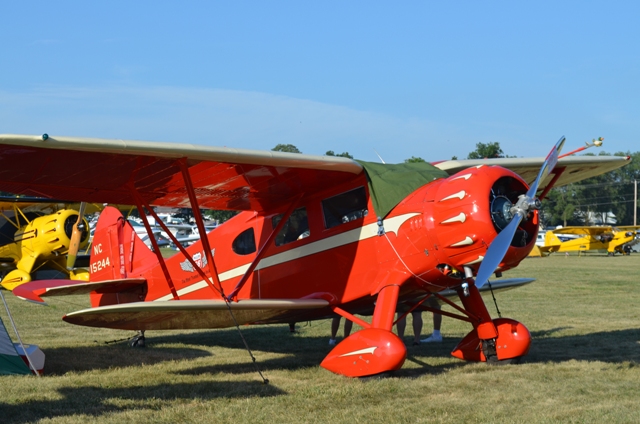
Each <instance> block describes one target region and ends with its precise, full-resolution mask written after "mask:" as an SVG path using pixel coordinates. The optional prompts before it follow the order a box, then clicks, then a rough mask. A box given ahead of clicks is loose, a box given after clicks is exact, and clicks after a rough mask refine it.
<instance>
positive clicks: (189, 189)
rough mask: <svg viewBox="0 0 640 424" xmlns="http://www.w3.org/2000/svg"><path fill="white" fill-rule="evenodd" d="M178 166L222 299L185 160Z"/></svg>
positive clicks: (218, 280)
mask: <svg viewBox="0 0 640 424" xmlns="http://www.w3.org/2000/svg"><path fill="white" fill-rule="evenodd" d="M178 165H180V171H181V172H182V178H183V179H184V183H185V185H186V186H187V194H188V195H189V202H190V203H191V211H192V212H193V217H194V218H195V219H196V225H197V226H198V232H199V233H200V241H201V242H202V248H203V249H204V254H205V256H206V257H207V265H209V273H210V274H211V278H212V279H213V280H214V283H215V284H217V286H218V287H219V288H220V289H219V292H220V295H221V296H222V297H223V298H224V297H225V296H224V290H223V289H222V283H221V282H220V278H218V270H217V268H216V264H215V262H214V261H213V254H212V253H211V245H210V244H209V237H208V235H207V230H206V228H205V227H204V221H203V220H202V214H201V213H200V207H199V206H198V198H197V197H196V192H195V190H194V189H193V183H192V182H191V174H189V168H188V167H187V158H182V159H180V160H179V161H178ZM185 256H188V255H185ZM206 281H207V282H209V279H206Z"/></svg>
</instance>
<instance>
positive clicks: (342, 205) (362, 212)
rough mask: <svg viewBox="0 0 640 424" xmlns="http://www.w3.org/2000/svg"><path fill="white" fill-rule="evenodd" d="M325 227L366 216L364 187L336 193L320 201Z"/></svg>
mask: <svg viewBox="0 0 640 424" xmlns="http://www.w3.org/2000/svg"><path fill="white" fill-rule="evenodd" d="M322 212H323V213H324V226H325V228H333V227H335V226H337V225H340V224H344V223H347V222H351V221H354V220H356V219H360V218H364V217H365V216H367V212H368V209H367V193H366V192H365V190H364V187H359V188H356V189H355V190H351V191H347V192H346V193H342V194H338V195H337V196H333V197H330V198H328V199H325V200H323V201H322Z"/></svg>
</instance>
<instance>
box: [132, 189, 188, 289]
mask: <svg viewBox="0 0 640 424" xmlns="http://www.w3.org/2000/svg"><path fill="white" fill-rule="evenodd" d="M131 193H132V194H133V198H134V200H135V201H136V207H137V208H138V214H139V215H140V218H142V223H143V224H144V228H145V229H146V230H147V233H148V234H149V240H150V241H151V245H152V246H153V252H154V253H155V254H156V257H157V258H158V262H159V263H160V268H162V272H163V274H164V278H165V279H166V280H167V284H168V285H169V290H171V294H172V295H173V300H179V299H180V298H179V297H178V292H177V291H176V288H175V286H174V285H173V280H172V279H171V274H170V273H169V268H167V264H166V263H165V262H164V258H163V257H162V252H160V247H159V246H158V242H157V241H156V238H155V236H154V235H153V231H152V230H151V225H149V221H148V220H147V214H146V213H145V211H144V208H143V206H142V205H143V203H144V204H145V206H147V210H149V212H151V213H152V214H153V215H154V218H155V220H156V222H158V217H157V216H156V214H155V212H153V209H151V208H150V207H149V205H147V204H146V202H144V201H143V200H142V198H141V197H140V195H139V194H138V192H137V191H136V189H135V188H134V187H133V184H132V185H131Z"/></svg>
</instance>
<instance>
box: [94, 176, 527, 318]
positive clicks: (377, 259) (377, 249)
mask: <svg viewBox="0 0 640 424" xmlns="http://www.w3.org/2000/svg"><path fill="white" fill-rule="evenodd" d="M526 190H527V186H526V184H525V183H524V182H523V181H522V180H521V179H520V177H518V176H517V175H516V174H514V173H513V172H511V171H509V170H506V169H504V168H500V167H482V169H481V170H480V169H478V168H470V169H468V170H465V171H462V172H460V173H458V174H456V175H453V176H451V177H449V178H446V179H439V180H436V181H434V182H432V183H429V184H427V185H425V186H423V187H421V188H419V189H418V190H416V191H414V192H413V193H412V194H411V195H409V196H408V197H406V198H405V199H404V200H403V201H402V202H400V203H399V204H398V205H397V206H396V207H395V208H394V209H393V210H392V211H391V212H390V213H389V214H388V215H387V216H386V217H385V218H384V219H383V220H382V226H383V228H384V231H381V229H380V228H379V225H378V219H377V216H376V213H375V211H374V208H373V205H372V202H371V200H370V198H369V189H368V187H367V181H366V178H365V176H364V175H362V176H359V177H358V178H357V179H355V180H353V181H351V182H349V183H347V184H343V185H340V186H336V187H328V188H327V189H326V190H325V191H323V192H321V193H314V194H313V195H312V196H308V197H305V196H302V197H301V199H300V200H299V202H298V204H296V205H295V211H294V212H293V214H291V218H290V220H293V218H298V221H299V222H298V223H297V224H296V225H294V223H293V222H287V224H286V225H285V227H284V228H283V229H282V230H281V231H280V234H278V235H277V236H276V237H274V238H273V239H272V240H271V242H270V245H268V246H266V250H265V251H264V252H263V253H264V254H263V256H262V258H261V259H260V261H259V263H258V265H257V266H256V268H255V270H254V271H253V273H251V275H250V276H249V278H248V280H247V282H246V284H245V285H244V286H242V288H241V289H240V291H239V292H238V295H237V298H238V299H247V298H251V299H294V298H323V299H326V300H329V301H330V303H331V304H332V305H343V307H345V309H348V310H350V311H351V312H353V313H355V312H358V313H363V312H366V311H367V310H372V308H373V302H374V301H375V298H376V297H375V296H376V295H377V293H378V292H379V291H380V289H381V288H382V287H384V286H385V284H387V283H388V276H389V275H392V274H393V275H394V276H397V275H402V276H403V278H402V280H403V281H401V282H400V284H401V291H400V298H401V299H403V298H404V299H407V298H409V297H411V296H414V295H418V294H423V293H425V292H439V291H441V290H443V289H445V288H451V287H456V286H459V285H460V284H461V283H462V277H463V269H464V267H465V266H467V267H471V268H472V269H473V270H474V272H475V271H477V269H478V267H479V265H480V262H481V261H482V259H483V257H484V255H485V253H486V250H487V248H488V245H489V244H490V243H491V241H492V240H493V239H494V238H495V236H496V235H497V233H498V231H499V219H497V221H498V224H497V225H498V226H496V224H494V222H496V218H495V217H494V218H492V213H491V209H492V201H493V199H495V198H496V197H500V196H501V197H506V198H509V199H510V201H511V202H513V203H515V201H516V200H517V196H518V195H520V194H522V193H524V192H526ZM345 193H346V194H345ZM351 193H355V194H354V200H353V202H354V205H355V206H353V208H351V209H349V207H350V206H349V202H350V201H352V200H351V199H350V198H349V196H350V195H351ZM357 195H361V196H362V199H364V200H362V199H358V198H357V197H358V196H357ZM332 202H333V203H332ZM358 202H360V206H358ZM336 205H338V206H336ZM336 207H337V209H339V211H338V212H337V213H338V214H339V213H340V211H343V210H345V209H344V208H347V209H346V210H347V213H346V214H345V215H344V216H339V215H336V216H337V217H336V216H330V215H332V214H333V215H335V214H336V212H332V211H334V209H335V208H336ZM332 208H333V209H332ZM340 208H342V209H340ZM354 208H355V209H354ZM283 211H284V208H283ZM354 211H355V212H354ZM494 213H495V212H494ZM274 217H277V215H268V216H259V215H257V214H255V213H252V212H243V213H240V214H238V215H237V216H235V217H234V218H232V219H230V220H229V221H227V222H226V223H224V224H223V225H220V226H219V227H218V228H216V229H215V230H213V231H212V232H210V233H209V234H208V240H209V243H210V246H211V248H212V251H213V253H214V255H213V258H214V262H215V265H216V267H217V270H218V278H219V280H220V282H221V283H222V287H223V289H224V293H225V294H229V293H230V292H232V291H233V290H234V288H235V287H236V284H237V283H238V281H239V280H240V279H241V277H242V276H243V275H244V274H245V272H246V271H247V269H248V268H249V266H250V264H251V263H252V261H254V259H255V258H256V255H257V254H258V251H259V250H260V248H261V247H262V246H263V245H264V243H265V241H266V240H267V238H268V237H269V236H270V235H271V233H272V232H273V231H274V228H275V225H276V224H277V223H278V221H279V220H278V218H275V219H274ZM301 217H302V218H303V219H299V218H301ZM498 218H499V217H498ZM301 222H302V223H301ZM301 226H302V227H301ZM291 231H294V234H293V238H291V237H289V238H288V239H287V237H288V235H287V234H288V233H287V232H289V233H290V232H291ZM296 231H297V232H296ZM536 233H537V217H534V219H530V220H528V221H526V222H525V223H523V226H522V228H521V230H520V233H519V235H517V236H516V239H514V242H513V243H512V246H511V247H510V248H509V252H508V253H507V255H506V256H505V258H504V260H503V262H502V263H501V266H500V268H501V269H502V270H505V269H508V268H512V267H514V266H516V265H517V264H518V263H519V262H520V261H521V260H522V259H523V258H524V257H526V256H527V254H528V253H529V251H530V250H531V248H532V247H533V245H534V242H535V239H536ZM252 243H253V245H252ZM136 249H138V248H137V247H136ZM187 252H188V253H189V255H190V256H191V257H192V258H193V259H194V261H195V262H196V264H198V265H200V266H201V268H202V269H203V270H204V272H205V273H206V274H207V275H209V268H208V267H207V266H206V255H205V252H204V251H203V247H202V242H197V243H195V244H193V245H192V246H190V247H189V248H188V249H187ZM136 254H137V253H136ZM104 261H105V258H104V257H102V256H101V255H100V252H98V250H96V249H95V247H94V252H93V254H92V259H91V264H92V268H94V269H95V268H96V267H102V265H104ZM166 263H167V267H168V269H169V272H170V274H171V278H172V281H173V285H174V287H175V291H176V293H177V295H178V298H179V299H182V300H189V299H219V298H220V294H219V293H218V292H217V291H215V290H213V289H212V288H211V286H210V285H209V284H207V283H206V282H205V281H203V279H202V277H201V276H200V274H198V273H197V272H196V271H195V270H194V268H193V266H192V265H191V264H190V263H188V261H186V260H185V256H184V255H183V254H182V253H177V254H176V255H174V256H173V257H171V258H169V259H167V261H166ZM96 264H98V265H96ZM111 265H113V264H111ZM119 272H120V271H119V267H117V266H112V267H110V269H109V271H108V272H106V273H105V271H104V270H102V269H100V270H97V272H95V273H94V274H93V275H92V279H91V281H96V280H104V279H109V278H123V277H124V275H122V274H119ZM126 276H127V277H142V278H145V279H146V280H147V282H148V286H147V287H148V288H147V291H146V293H144V294H143V295H141V296H139V297H141V298H140V299H130V300H128V301H133V300H147V301H155V300H170V299H174V298H175V296H174V295H173V294H172V293H171V291H170V288H169V285H168V283H167V279H166V278H165V274H164V273H163V271H162V269H161V268H160V267H159V266H158V263H157V261H153V260H152V261H149V260H147V261H145V262H144V263H142V262H140V263H138V264H135V266H134V267H133V273H128V274H127V275H126ZM395 278H396V283H397V277H395ZM122 300H123V299H122V298H121V299H120V300H116V299H115V298H114V295H100V294H93V295H92V303H93V305H94V306H97V305H105V304H110V303H120V302H121V301H122ZM318 313H319V312H318V311H310V312H309V314H310V316H309V317H307V318H308V319H311V318H313V317H314V316H315V315H317V314H318ZM326 313H327V311H326V310H324V311H322V314H324V315H326ZM314 314H315V315H314Z"/></svg>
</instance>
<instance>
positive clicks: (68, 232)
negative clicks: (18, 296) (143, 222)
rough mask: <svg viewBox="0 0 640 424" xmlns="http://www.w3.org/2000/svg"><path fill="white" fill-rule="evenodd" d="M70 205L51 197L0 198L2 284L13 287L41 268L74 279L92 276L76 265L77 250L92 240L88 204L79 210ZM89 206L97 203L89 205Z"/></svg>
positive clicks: (0, 273) (91, 206)
mask: <svg viewBox="0 0 640 424" xmlns="http://www.w3.org/2000/svg"><path fill="white" fill-rule="evenodd" d="M74 205H76V207H77V205H78V204H77V203H75V204H74ZM71 206H72V205H71V204H69V203H64V202H58V201H55V200H49V199H36V198H12V197H1V198H0V276H2V275H3V274H4V277H3V278H2V280H1V281H0V284H2V286H3V287H4V288H6V289H7V290H13V289H14V288H15V287H17V286H18V285H20V284H24V283H27V282H29V281H31V280H32V279H33V274H34V273H35V272H36V271H38V270H40V269H55V270H57V271H60V272H62V273H64V274H66V275H68V276H69V277H70V278H71V279H77V280H86V281H88V280H89V273H88V272H87V271H86V270H74V269H73V266H74V263H75V254H76V253H77V252H78V250H82V249H86V248H87V246H88V244H89V225H88V223H87V221H86V219H85V218H84V217H83V215H84V212H85V204H81V205H80V207H79V210H75V209H71V208H70V207H71ZM88 209H89V210H93V209H96V210H97V207H96V206H94V205H90V206H89V208H88ZM79 224H80V225H79ZM72 245H73V248H72V254H71V255H70V257H69V258H67V254H68V253H69V248H70V246H72ZM69 265H70V266H69ZM69 268H71V269H69Z"/></svg>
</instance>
